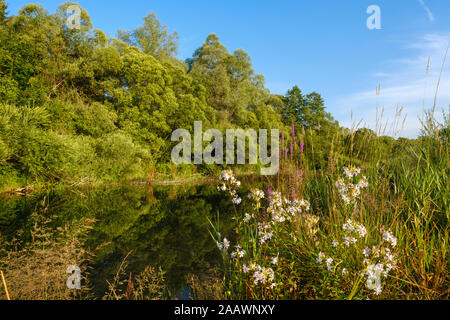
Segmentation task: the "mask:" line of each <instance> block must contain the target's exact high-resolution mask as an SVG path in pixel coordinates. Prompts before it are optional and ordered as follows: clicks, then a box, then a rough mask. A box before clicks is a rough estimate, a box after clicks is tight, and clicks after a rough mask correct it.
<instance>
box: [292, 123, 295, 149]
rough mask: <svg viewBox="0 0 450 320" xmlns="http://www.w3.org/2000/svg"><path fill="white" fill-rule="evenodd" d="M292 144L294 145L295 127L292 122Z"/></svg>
mask: <svg viewBox="0 0 450 320" xmlns="http://www.w3.org/2000/svg"><path fill="white" fill-rule="evenodd" d="M292 144H293V145H295V126H294V123H293V122H292Z"/></svg>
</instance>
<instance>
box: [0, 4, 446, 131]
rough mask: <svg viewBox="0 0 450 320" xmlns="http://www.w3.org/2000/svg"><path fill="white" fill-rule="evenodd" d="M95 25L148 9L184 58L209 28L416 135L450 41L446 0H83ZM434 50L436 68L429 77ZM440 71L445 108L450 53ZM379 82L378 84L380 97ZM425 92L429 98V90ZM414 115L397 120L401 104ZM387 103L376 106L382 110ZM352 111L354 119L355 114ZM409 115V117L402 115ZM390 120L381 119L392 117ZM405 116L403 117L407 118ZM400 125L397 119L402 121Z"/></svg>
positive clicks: (125, 24)
mask: <svg viewBox="0 0 450 320" xmlns="http://www.w3.org/2000/svg"><path fill="white" fill-rule="evenodd" d="M6 1H7V3H8V5H9V8H10V13H12V14H16V13H17V10H18V9H19V8H20V7H22V6H23V5H25V4H28V3H40V4H42V5H43V6H44V7H45V8H46V9H47V11H49V12H54V11H55V10H56V8H57V6H58V5H59V4H61V3H62V2H64V1H61V0H40V1H33V0H14V1H11V0H9V1H8V0H6ZM78 3H79V4H80V5H81V6H82V7H83V8H85V9H86V10H87V11H88V12H89V14H90V16H91V19H92V21H93V24H94V27H95V28H99V29H102V30H103V31H105V32H107V33H108V34H109V35H110V36H115V35H116V32H117V30H118V29H124V30H131V29H133V28H135V27H136V26H138V25H140V24H141V23H142V17H143V16H144V15H145V14H147V13H148V12H150V11H153V12H155V13H156V14H157V16H158V18H159V19H160V20H161V22H162V23H164V24H166V25H167V26H168V27H169V30H170V31H175V30H176V31H177V32H178V33H179V36H180V48H179V58H181V59H185V58H188V57H190V56H192V53H193V52H194V50H195V49H196V48H198V47H199V46H201V44H202V43H203V42H204V40H205V39H206V37H207V35H208V34H210V33H216V34H217V35H218V36H219V38H220V40H221V42H222V43H223V44H224V45H225V46H226V47H227V48H228V49H229V50H230V51H233V50H235V49H238V48H242V49H244V50H246V51H247V52H248V53H249V54H250V56H251V57H252V61H253V67H254V69H255V71H256V72H257V73H260V74H263V75H264V76H265V79H266V86H267V87H268V88H269V89H270V90H271V92H273V93H280V94H284V93H285V92H286V91H287V90H288V89H289V88H291V87H292V86H293V85H298V86H299V87H300V88H301V89H302V90H303V91H304V92H311V91H317V92H319V93H321V94H322V96H323V97H324V98H325V102H326V107H327V110H328V111H329V112H331V114H332V115H333V116H334V117H335V118H336V119H337V120H339V122H340V123H341V125H345V126H347V127H350V126H352V123H356V122H359V121H360V120H362V122H361V124H360V126H367V127H370V128H372V129H374V127H375V124H376V118H377V112H376V106H377V105H378V106H379V109H380V110H381V108H382V107H384V109H385V111H384V121H386V120H389V121H390V122H389V124H388V126H387V131H386V133H387V134H390V135H394V136H406V137H415V136H416V135H417V133H418V129H419V128H420V122H419V120H418V117H419V116H421V114H422V107H423V104H424V100H425V104H426V107H431V106H432V104H433V99H434V92H435V90H436V84H437V79H438V76H439V73H440V69H441V65H442V61H443V56H444V53H445V50H446V48H447V45H448V43H449V41H450V18H449V16H450V1H448V0H394V1H393V0H370V1H366V0H340V1H337V0H318V1H312V0H308V1H306V0H292V1H264V0H258V1H255V0H241V1H236V0H227V1H211V0H209V1H206V0H193V1H178V0H158V1H149V0H130V1H114V0H79V1H78ZM370 5H378V6H379V7H380V9H381V27H382V29H381V30H369V29H368V28H367V26H366V20H367V18H368V17H369V14H367V13H366V10H367V8H368V7H369V6H370ZM428 57H430V60H431V69H430V73H429V75H428V77H426V66H427V61H428ZM448 60H449V61H447V63H446V66H445V69H444V75H443V77H442V79H441V85H440V92H439V97H438V100H437V102H438V104H437V105H438V108H440V109H445V110H447V111H448V108H449V105H450V55H449V57H448ZM377 85H380V86H381V91H380V95H379V97H378V98H377V96H376V94H375V92H376V87H377ZM424 97H425V99H424ZM397 107H403V115H405V114H407V119H406V122H405V125H404V128H403V130H401V131H400V132H397V131H395V130H392V129H390V128H391V124H393V123H394V118H395V114H396V108H397ZM380 113H381V112H379V114H380ZM352 114H353V118H352V117H351V115H352ZM402 119H403V118H402ZM384 121H383V123H385V122H384ZM400 122H401V121H400ZM400 126H401V125H399V127H400Z"/></svg>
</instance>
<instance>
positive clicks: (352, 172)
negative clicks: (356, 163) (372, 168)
mask: <svg viewBox="0 0 450 320" xmlns="http://www.w3.org/2000/svg"><path fill="white" fill-rule="evenodd" d="M343 170H344V174H345V175H346V176H347V178H348V179H352V178H353V177H356V176H357V175H358V174H360V173H361V169H360V168H356V167H353V166H350V168H347V167H344V168H343Z"/></svg>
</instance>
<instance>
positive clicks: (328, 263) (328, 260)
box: [326, 258, 333, 271]
mask: <svg viewBox="0 0 450 320" xmlns="http://www.w3.org/2000/svg"><path fill="white" fill-rule="evenodd" d="M326 263H327V269H328V271H331V264H332V263H333V258H328V259H327V261H326Z"/></svg>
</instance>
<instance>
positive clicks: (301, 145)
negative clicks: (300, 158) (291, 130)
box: [300, 141, 305, 153]
mask: <svg viewBox="0 0 450 320" xmlns="http://www.w3.org/2000/svg"><path fill="white" fill-rule="evenodd" d="M304 147H305V145H304V144H303V141H300V153H303V148H304Z"/></svg>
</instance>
